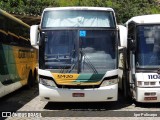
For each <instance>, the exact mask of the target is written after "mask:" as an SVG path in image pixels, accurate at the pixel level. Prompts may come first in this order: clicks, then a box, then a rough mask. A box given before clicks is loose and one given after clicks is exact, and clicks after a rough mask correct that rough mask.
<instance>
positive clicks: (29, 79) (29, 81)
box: [27, 70, 33, 88]
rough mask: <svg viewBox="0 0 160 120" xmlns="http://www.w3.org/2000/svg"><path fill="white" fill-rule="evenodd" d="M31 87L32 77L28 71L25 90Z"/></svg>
mask: <svg viewBox="0 0 160 120" xmlns="http://www.w3.org/2000/svg"><path fill="white" fill-rule="evenodd" d="M32 86H33V76H32V71H31V70H30V72H29V75H28V80H27V88H31V87H32Z"/></svg>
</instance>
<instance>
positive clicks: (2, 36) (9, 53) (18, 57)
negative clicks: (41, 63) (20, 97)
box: [0, 9, 37, 97]
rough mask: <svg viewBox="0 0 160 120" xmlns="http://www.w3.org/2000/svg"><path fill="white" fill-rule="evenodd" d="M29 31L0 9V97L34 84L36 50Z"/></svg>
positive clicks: (19, 21) (24, 25)
mask: <svg viewBox="0 0 160 120" xmlns="http://www.w3.org/2000/svg"><path fill="white" fill-rule="evenodd" d="M29 31H30V26H29V25H27V24H25V23H24V22H22V21H21V20H19V19H17V18H15V17H14V16H12V15H10V14H9V13H7V12H5V11H3V10H1V9H0V97H2V96H4V95H6V94H8V93H11V92H13V91H15V90H16V89H18V88H20V87H22V86H24V85H28V86H29V87H31V86H33V84H34V83H35V79H36V76H37V75H36V74H37V72H36V71H37V70H36V63H37V50H36V49H35V48H33V47H32V46H31V44H30V39H29Z"/></svg>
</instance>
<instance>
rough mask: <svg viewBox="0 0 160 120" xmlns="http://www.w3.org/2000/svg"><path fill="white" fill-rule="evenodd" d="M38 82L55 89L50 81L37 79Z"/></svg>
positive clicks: (54, 85)
mask: <svg viewBox="0 0 160 120" xmlns="http://www.w3.org/2000/svg"><path fill="white" fill-rule="evenodd" d="M39 81H40V83H41V84H43V85H46V86H52V87H56V84H55V83H54V81H52V80H47V79H43V78H39Z"/></svg>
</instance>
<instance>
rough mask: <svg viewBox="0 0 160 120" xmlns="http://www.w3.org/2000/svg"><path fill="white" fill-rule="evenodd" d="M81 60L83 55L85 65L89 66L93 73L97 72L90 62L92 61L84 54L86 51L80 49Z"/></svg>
mask: <svg viewBox="0 0 160 120" xmlns="http://www.w3.org/2000/svg"><path fill="white" fill-rule="evenodd" d="M81 54H82V55H81V60H82V57H83V56H84V57H85V60H86V61H85V63H86V65H87V66H88V67H89V68H91V69H92V70H93V72H94V73H96V74H98V71H97V70H96V68H95V67H94V65H93V64H92V62H91V61H90V60H89V58H88V56H87V55H86V53H85V52H84V51H82V50H81Z"/></svg>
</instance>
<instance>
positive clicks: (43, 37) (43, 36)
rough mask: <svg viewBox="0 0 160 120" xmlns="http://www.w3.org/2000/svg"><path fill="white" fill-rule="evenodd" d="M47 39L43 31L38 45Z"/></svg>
mask: <svg viewBox="0 0 160 120" xmlns="http://www.w3.org/2000/svg"><path fill="white" fill-rule="evenodd" d="M44 39H45V33H44V32H42V33H41V34H40V35H39V41H38V45H39V46H41V45H42V41H44Z"/></svg>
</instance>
